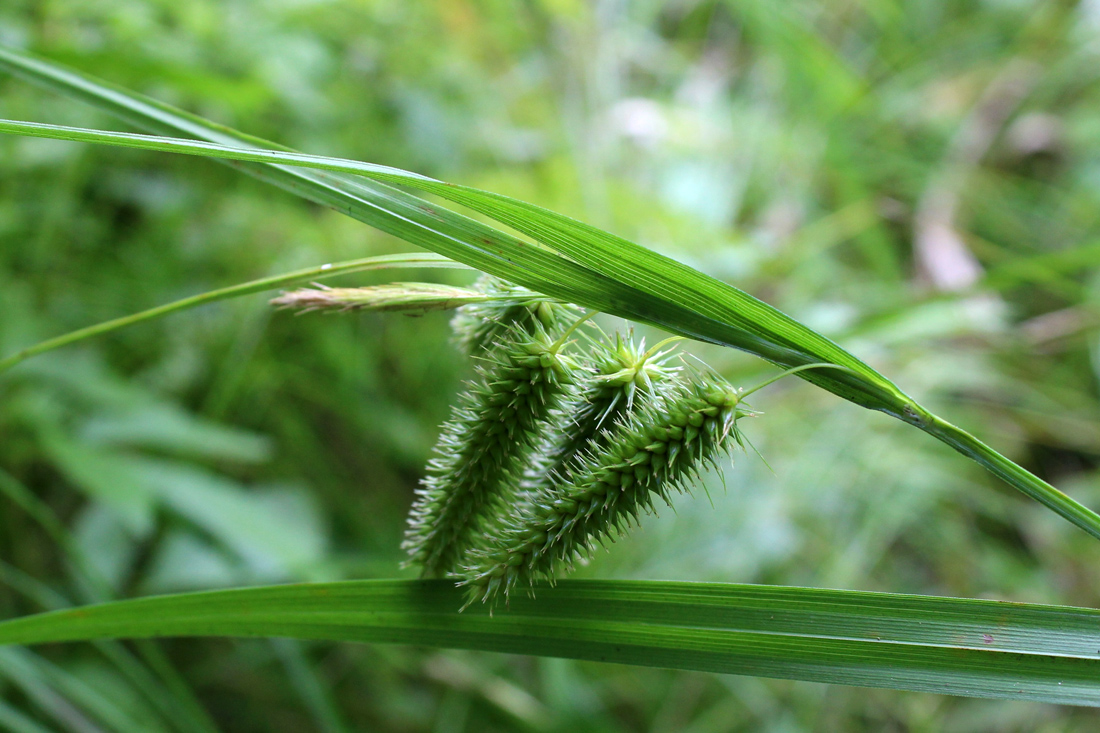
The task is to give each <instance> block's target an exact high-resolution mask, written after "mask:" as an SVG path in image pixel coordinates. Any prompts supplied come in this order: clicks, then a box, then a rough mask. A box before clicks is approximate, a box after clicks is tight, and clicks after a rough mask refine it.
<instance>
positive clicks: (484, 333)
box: [451, 275, 579, 354]
mask: <svg viewBox="0 0 1100 733" xmlns="http://www.w3.org/2000/svg"><path fill="white" fill-rule="evenodd" d="M474 289H475V290H476V291H478V292H479V293H484V294H485V295H490V296H493V297H494V298H495V299H494V300H492V301H489V302H485V303H472V304H470V305H464V306H462V307H461V308H459V309H458V312H457V313H455V316H454V318H452V319H451V330H452V331H453V332H454V334H455V340H456V341H457V342H458V345H459V346H460V347H461V348H462V349H463V351H465V352H466V353H467V354H481V353H482V352H483V351H485V350H487V349H488V348H489V347H490V346H492V345H493V344H495V343H496V342H497V341H499V340H500V339H501V338H502V337H503V336H505V335H506V334H507V333H508V332H509V331H511V330H512V329H515V328H519V329H521V330H523V331H526V332H528V333H531V332H533V331H534V329H535V328H536V327H538V326H541V327H543V328H545V329H547V330H550V331H553V330H554V329H556V328H561V327H562V326H563V325H564V324H566V323H568V322H570V321H573V320H574V319H576V317H577V314H578V312H579V311H577V309H576V308H575V307H573V306H570V305H565V304H563V303H557V302H554V301H551V300H548V299H547V298H546V297H545V296H542V295H539V294H538V293H536V292H534V291H531V290H528V289H527V288H523V287H520V286H519V285H512V284H510V283H507V282H505V281H504V280H501V279H500V278H496V277H493V276H491V275H482V276H481V277H480V278H478V281H477V283H476V284H475V285H474Z"/></svg>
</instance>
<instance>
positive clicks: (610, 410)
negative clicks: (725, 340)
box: [513, 333, 679, 513]
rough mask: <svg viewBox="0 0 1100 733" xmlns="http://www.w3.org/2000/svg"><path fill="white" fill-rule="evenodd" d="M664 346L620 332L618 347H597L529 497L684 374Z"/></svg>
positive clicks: (538, 460) (531, 477)
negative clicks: (659, 388)
mask: <svg viewBox="0 0 1100 733" xmlns="http://www.w3.org/2000/svg"><path fill="white" fill-rule="evenodd" d="M663 345H664V343H661V344H658V345H657V346H656V347H654V348H653V349H651V350H649V351H646V350H645V340H644V339H643V340H642V341H641V343H637V342H635V341H634V339H633V338H632V337H630V336H628V337H627V338H625V339H624V338H623V337H622V335H621V334H618V333H616V334H615V343H614V344H610V343H602V342H601V343H598V344H596V346H595V353H594V354H592V356H591V358H590V359H589V360H586V363H585V364H584V369H583V372H584V373H583V375H582V377H581V378H580V379H579V380H578V388H579V389H578V392H577V395H576V397H575V398H574V399H572V400H570V401H569V402H567V403H566V404H565V405H564V407H563V414H562V415H560V416H559V419H558V421H557V422H558V424H557V426H556V429H554V430H553V431H551V434H550V435H549V436H548V437H547V441H546V445H545V446H544V448H543V450H542V452H540V453H539V454H538V455H537V456H536V457H535V459H534V461H533V463H532V466H531V468H530V469H529V470H528V472H527V475H526V477H525V479H524V482H523V491H524V494H525V498H533V497H534V496H536V495H537V494H538V492H539V491H540V490H542V489H544V488H546V487H548V486H550V485H551V484H553V483H556V482H559V481H561V480H562V479H563V478H564V477H566V476H567V475H568V471H569V469H570V468H571V465H572V464H573V463H574V462H575V461H576V460H577V459H578V458H579V457H581V456H582V455H583V454H584V453H586V452H588V453H591V452H593V451H596V450H599V449H600V448H602V447H603V446H604V445H605V444H606V442H607V438H608V436H610V435H611V434H612V430H613V429H614V428H615V426H616V425H618V424H619V423H620V422H621V421H622V420H623V418H625V417H626V416H627V415H629V414H630V413H631V412H633V410H634V409H635V407H639V406H641V404H643V403H644V402H645V401H646V400H648V399H649V398H651V397H652V396H653V395H654V391H655V389H656V387H657V385H658V384H660V383H662V382H665V381H667V380H668V379H669V378H670V377H672V376H673V375H674V374H675V373H676V372H677V371H679V368H678V367H669V366H668V365H667V364H666V363H665V362H666V360H667V357H668V354H669V352H667V351H661V350H660V347H661V346H663ZM524 503H526V502H524ZM513 513H514V512H513Z"/></svg>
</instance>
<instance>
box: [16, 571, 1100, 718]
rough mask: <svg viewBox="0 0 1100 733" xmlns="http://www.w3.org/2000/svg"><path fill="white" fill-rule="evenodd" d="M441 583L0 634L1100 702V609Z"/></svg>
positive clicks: (182, 600)
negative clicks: (389, 648)
mask: <svg viewBox="0 0 1100 733" xmlns="http://www.w3.org/2000/svg"><path fill="white" fill-rule="evenodd" d="M461 603H462V593H461V591H460V590H458V589H456V588H455V587H454V585H453V584H452V583H450V582H447V581H406V580H376V581H353V582H345V583H325V584H304V585H285V586H270V587H260V588H246V589H238V590H228V591H214V592H206V593H191V594H183V595H175V596H161V597H152V598H142V599H137V600H130V601H121V602H116V603H109V604H103V605H99V606H86V607H83V608H78V609H72V610H65V611H56V612H52V613H45V614H39V615H36V616H29V617H25V618H21V619H15V620H12V621H6V622H3V623H0V644H38V643H45V642H57V641H76V640H88V639H106V638H128V639H130V638H148V637H173V636H244V637H258V636H277V637H291V638H298V639H323V640H331V641H352V642H389V643H400V644H416V645H430V646H439V647H451V648H459V649H481V650H487V651H497V652H511V653H517V654H537V655H543V656H554V657H565V658H571V659H584V660H592V661H599V662H616V663H620V664H636V665H643V666H651V667H666V668H673V669H691V670H702V671H708V672H721V673H729V674H747V675H758V676H764V677H777V678H784V679H797V680H809V681H814V682H827V683H835V684H846V685H857V686H865V687H884V688H891V689H901V690H917V691H922V692H935V693H942V694H948V695H963V696H970V697H989V698H1005V699H1021V700H1039V701H1044V702H1052V703H1063V704H1071V705H1089V706H1100V611H1096V610H1092V609H1084V608H1067V607H1054V606H1038V605H1027V604H1018V603H1000V602H996V601H983V600H970V599H952V598H936V597H928V596H905V595H894V594H886V593H864V592H857V591H834V590H819V589H813V588H783V587H771V586H752V585H725V584H708V583H672V582H653V581H564V582H562V583H560V584H558V585H557V586H556V587H541V586H540V587H539V588H538V589H537V598H536V599H534V600H532V599H530V598H526V597H524V596H523V595H522V594H517V595H516V596H514V597H513V599H512V601H511V606H510V608H508V609H507V610H504V611H498V612H497V613H496V614H495V615H493V616H490V615H489V613H488V612H487V611H486V609H485V608H484V607H481V606H474V607H471V608H470V609H468V610H467V611H465V612H461V613H460V612H458V611H457V610H456V609H457V608H458V607H459V606H460V605H461Z"/></svg>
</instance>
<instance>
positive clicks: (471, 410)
mask: <svg viewBox="0 0 1100 733" xmlns="http://www.w3.org/2000/svg"><path fill="white" fill-rule="evenodd" d="M564 347H565V337H564V336H563V337H562V338H560V339H558V340H557V341H554V334H552V333H551V332H548V331H547V330H546V329H545V328H543V327H542V326H541V325H538V326H536V327H535V329H534V333H532V334H528V333H527V332H525V331H524V330H522V329H520V328H518V327H513V328H511V329H510V330H509V331H508V332H507V334H506V338H505V340H504V342H503V343H501V344H499V345H498V347H497V348H494V349H492V350H490V351H489V352H488V353H487V355H486V356H485V358H484V363H483V364H482V365H481V366H480V367H479V368H478V375H477V377H476V378H475V379H474V380H473V381H472V382H471V383H470V385H469V390H468V391H467V392H465V393H464V394H463V395H462V396H461V397H460V402H459V404H458V405H457V406H456V408H455V409H454V411H453V413H452V416H451V419H450V421H449V422H448V423H446V424H445V425H444V427H443V432H442V434H441V436H440V438H439V442H438V443H437V444H436V451H435V457H434V458H433V459H432V460H431V461H430V462H429V463H428V470H427V474H428V475H427V477H426V478H425V479H424V481H423V483H422V485H421V487H420V489H419V490H418V492H417V500H416V502H415V504H414V505H413V508H412V512H411V514H410V516H409V527H408V530H407V532H406V534H405V542H404V543H403V544H402V547H403V548H404V549H405V550H407V551H408V553H409V556H410V559H411V562H413V563H416V564H418V565H420V566H421V568H422V570H423V575H424V576H425V577H442V576H444V575H446V574H448V573H450V572H452V571H454V570H456V569H457V567H458V562H459V560H460V558H461V557H462V556H463V554H464V553H466V552H467V551H468V550H469V549H470V548H471V547H473V546H474V545H475V544H476V543H477V540H478V539H479V538H480V536H481V534H482V531H483V530H484V529H485V528H486V526H487V525H488V520H489V518H490V517H491V516H492V515H494V514H499V513H500V510H501V505H502V504H503V503H504V502H505V501H507V500H508V499H509V498H511V495H512V494H513V493H514V487H515V486H517V485H518V483H519V478H520V476H521V473H522V469H523V466H524V465H525V464H526V463H527V461H528V459H529V457H530V455H531V452H532V450H533V449H534V448H535V446H536V445H537V444H538V442H539V440H540V438H541V429H542V427H543V424H544V423H545V422H546V420H547V418H548V417H549V416H550V415H551V413H552V412H553V411H554V410H556V409H557V408H558V406H559V404H560V403H561V400H562V398H563V396H564V395H565V394H566V392H567V390H569V389H570V388H571V385H572V382H573V372H574V371H575V370H576V368H577V365H576V362H574V361H573V359H572V358H570V357H569V356H566V355H565V354H563V353H562V349H563V348H564Z"/></svg>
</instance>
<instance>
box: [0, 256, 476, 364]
mask: <svg viewBox="0 0 1100 733" xmlns="http://www.w3.org/2000/svg"><path fill="white" fill-rule="evenodd" d="M393 267H455V268H460V267H465V265H463V264H461V263H458V262H454V261H453V260H450V259H448V258H446V257H442V256H440V255H437V254H431V253H424V254H400V255H382V256H379V257H366V258H364V259H359V260H348V261H347V262H338V263H336V264H333V265H321V266H320V267H311V268H309V269H306V270H296V271H294V272H288V273H286V274H283V275H275V276H273V277H265V278H262V279H260V280H251V281H249V282H246V283H240V284H239V285H231V286H230V287H227V288H220V289H218V290H211V291H209V292H206V293H201V294H199V295H192V296H191V297H188V298H183V299H182V300H177V301H175V302H172V303H166V304H164V305H158V306H157V307H155V308H150V309H149V310H144V311H141V312H140V313H132V314H130V315H128V316H122V317H121V318H115V319H113V320H110V321H104V322H103V323H97V324H95V325H94V326H88V327H86V328H81V329H78V330H76V331H70V332H69V333H66V334H63V335H61V336H56V337H54V338H52V339H47V340H46V341H42V342H40V343H37V344H35V345H34V346H28V347H27V348H25V349H23V350H22V351H17V352H16V353H14V354H12V355H11V356H8V357H6V358H4V359H0V374H2V373H3V372H5V371H7V370H8V369H11V368H12V367H14V366H15V365H16V364H19V363H21V362H23V361H26V360H27V359H29V358H31V357H32V356H36V355H38V354H42V353H45V352H47V351H53V350H54V349H59V348H61V347H62V346H68V345H69V344H74V343H76V342H77V341H83V340H84V339H87V338H92V337H93V336H101V335H102V334H105V333H110V332H111V331H117V330H118V329H120V328H125V327H127V326H132V325H134V324H135V323H142V322H144V321H151V320H153V319H154V318H160V317H161V316H166V315H168V314H170V313H176V312H178V311H183V310H187V309H189V308H196V307H198V306H200V305H205V304H207V303H214V302H216V301H219V300H228V299H230V298H238V297H240V296H242V295H251V294H252V293H260V292H263V291H265V290H274V289H276V288H281V287H283V286H284V285H293V284H295V283H300V282H307V281H310V280H318V279H321V278H325V277H331V276H332V275H343V274H346V273H349V272H364V271H366V270H381V269H386V268H393Z"/></svg>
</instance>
